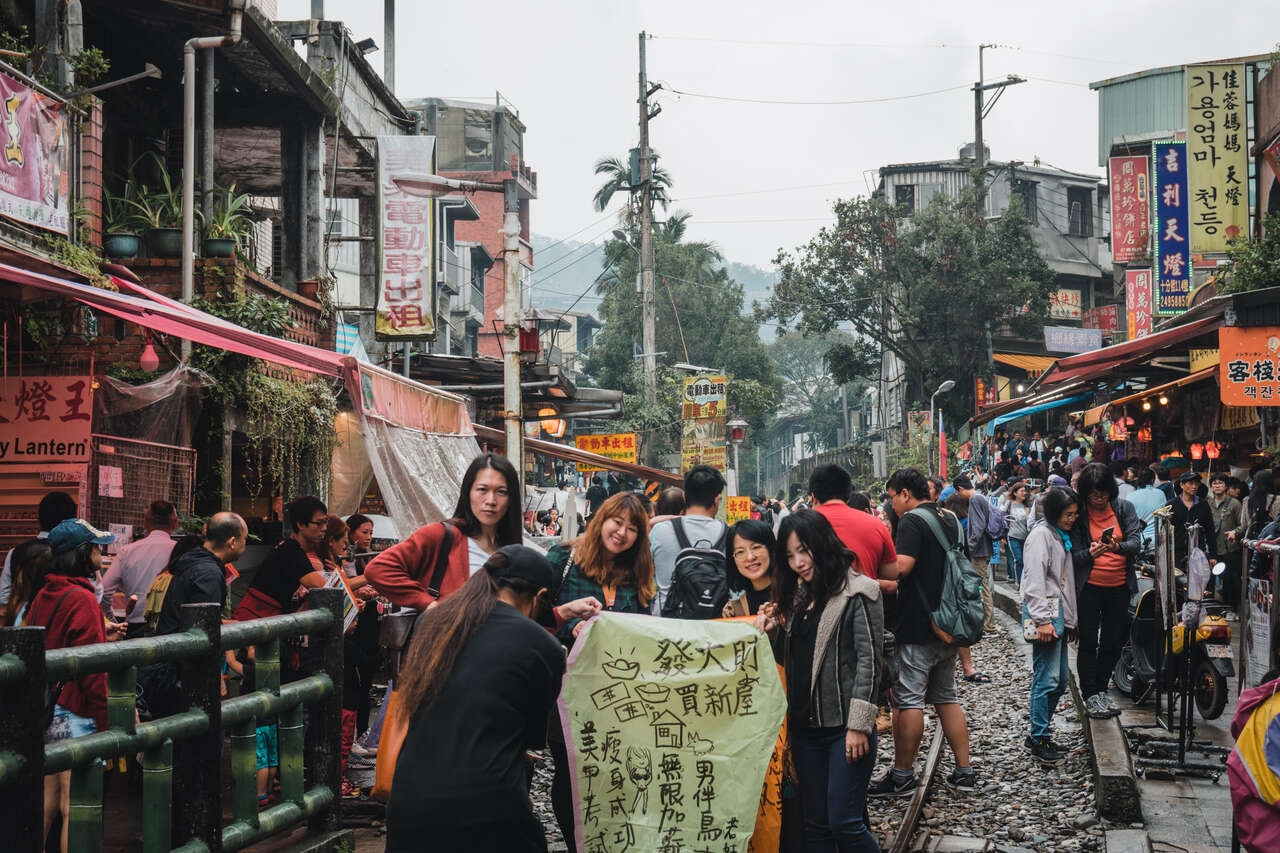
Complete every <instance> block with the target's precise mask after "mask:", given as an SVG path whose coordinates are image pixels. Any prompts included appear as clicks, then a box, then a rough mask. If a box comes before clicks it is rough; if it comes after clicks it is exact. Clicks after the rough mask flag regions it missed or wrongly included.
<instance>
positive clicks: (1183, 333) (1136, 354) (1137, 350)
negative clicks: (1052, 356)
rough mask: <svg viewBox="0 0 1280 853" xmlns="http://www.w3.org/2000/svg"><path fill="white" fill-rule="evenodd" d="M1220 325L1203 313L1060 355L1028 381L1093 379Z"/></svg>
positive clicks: (1035, 385) (1047, 382) (1041, 383)
mask: <svg viewBox="0 0 1280 853" xmlns="http://www.w3.org/2000/svg"><path fill="white" fill-rule="evenodd" d="M1221 325H1222V318H1221V317H1206V318H1204V319H1203V320H1197V321H1196V322H1194V323H1187V324H1186V325H1184V326H1175V327H1173V328H1172V329H1168V330H1167V331H1164V332H1158V333H1157V334H1154V335H1148V336H1146V337H1145V338H1138V339H1137V340H1133V341H1125V342H1124V343H1120V344H1113V345H1112V346H1109V347H1103V348H1102V349H1096V350H1093V351H1091V352H1085V353H1081V354H1080V355H1073V356H1068V357H1067V358H1060V359H1058V361H1057V362H1056V363H1055V364H1054V365H1053V366H1052V367H1050V368H1049V369H1048V370H1046V371H1045V372H1044V373H1043V374H1041V376H1040V378H1038V379H1037V380H1036V381H1035V382H1034V383H1033V384H1032V388H1039V387H1043V386H1047V385H1050V384H1056V383H1059V382H1066V381H1069V380H1072V379H1093V378H1096V377H1099V376H1103V375H1105V374H1107V373H1108V372H1110V371H1112V370H1114V369H1116V368H1117V367H1122V366H1123V365H1126V364H1132V363H1134V362H1136V361H1141V360H1142V359H1144V358H1148V357H1151V356H1154V355H1158V354H1159V353H1160V351H1161V350H1166V349H1168V348H1170V347H1174V346H1177V345H1178V344H1181V343H1185V342H1186V341H1189V340H1192V339H1193V338H1197V337H1199V336H1201V335H1204V334H1207V333H1209V332H1212V331H1214V330H1216V329H1217V328H1218V327H1219V326H1221Z"/></svg>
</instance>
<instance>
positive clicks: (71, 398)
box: [0, 376, 93, 463]
mask: <svg viewBox="0 0 1280 853" xmlns="http://www.w3.org/2000/svg"><path fill="white" fill-rule="evenodd" d="M0 389H2V390H0V463H6V462H42V463H43V462H78V463H85V462H88V461H89V432H90V429H89V427H90V423H91V416H92V412H93V380H92V378H90V377H88V376H25V377H16V376H10V377H9V378H7V379H4V380H0Z"/></svg>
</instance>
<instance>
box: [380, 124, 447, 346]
mask: <svg viewBox="0 0 1280 853" xmlns="http://www.w3.org/2000/svg"><path fill="white" fill-rule="evenodd" d="M435 142H436V140H435V137H434V136H379V137H378V210H379V217H380V218H379V224H380V227H379V229H378V300H377V301H378V305H377V314H376V317H375V325H374V330H375V332H376V334H377V337H378V338H379V339H380V340H404V341H409V340H424V339H426V340H430V339H432V338H434V337H435V334H436V324H435V317H436V315H435V202H434V201H433V200H431V199H429V198H422V197H421V196H414V195H409V194H408V193H406V192H405V191H403V190H402V189H400V187H399V185H398V184H396V182H395V179H396V178H398V177H406V176H408V175H413V174H418V175H421V174H423V173H432V172H434V171H435V169H434V164H435Z"/></svg>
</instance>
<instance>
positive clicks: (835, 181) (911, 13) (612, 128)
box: [279, 0, 1280, 286]
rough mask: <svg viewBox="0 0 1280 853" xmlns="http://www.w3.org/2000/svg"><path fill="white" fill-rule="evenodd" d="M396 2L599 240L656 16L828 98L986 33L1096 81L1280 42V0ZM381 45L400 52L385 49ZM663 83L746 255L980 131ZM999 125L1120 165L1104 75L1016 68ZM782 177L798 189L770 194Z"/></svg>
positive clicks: (1092, 165)
mask: <svg viewBox="0 0 1280 853" xmlns="http://www.w3.org/2000/svg"><path fill="white" fill-rule="evenodd" d="M398 7H399V8H398V10H397V12H398V15H397V30H398V39H397V41H398V45H397V51H396V53H397V69H396V78H397V79H396V83H397V85H396V90H397V93H398V94H400V95H401V96H402V97H406V98H412V97H424V96H442V97H470V98H475V99H479V100H486V101H489V100H492V98H493V94H494V92H495V90H497V91H501V92H502V94H503V96H504V97H506V98H507V99H509V100H510V101H511V102H513V103H514V104H515V105H516V107H517V108H518V109H519V112H520V117H521V119H522V120H523V121H524V122H525V123H526V124H527V125H528V131H527V133H526V135H525V156H526V160H527V161H528V163H529V164H530V165H531V166H532V167H533V168H534V169H536V170H537V172H538V190H539V198H538V199H537V201H536V202H534V207H533V213H532V224H533V229H534V230H535V231H537V232H538V233H540V234H545V235H548V236H551V237H555V238H561V237H567V236H569V235H571V234H573V233H574V232H580V233H578V234H577V235H576V236H575V237H574V239H577V240H584V241H585V240H598V239H599V238H601V237H602V236H603V235H605V234H607V232H608V230H609V226H610V220H604V221H600V222H599V223H598V224H595V225H592V223H594V222H596V220H599V219H600V218H601V215H600V214H597V213H595V212H594V210H593V209H592V207H591V196H592V195H593V193H594V192H595V189H596V187H597V186H598V185H599V180H598V178H597V177H596V176H595V175H594V174H593V173H592V166H593V165H594V163H595V161H596V160H597V159H598V158H600V157H603V156H617V157H624V156H625V155H626V152H627V149H628V148H630V147H632V146H633V145H635V144H636V142H637V126H636V119H637V109H636V103H635V99H636V74H637V34H638V33H639V32H640V30H646V31H649V32H651V33H653V34H654V35H655V36H656V37H655V38H654V39H652V40H650V41H649V42H648V65H649V76H650V79H651V80H654V81H660V82H664V83H667V84H669V85H670V86H672V87H675V88H678V89H683V90H685V91H688V92H698V93H707V94H714V95H721V96H730V97H747V98H760V99H774V100H818V101H831V100H853V99H866V98H879V97H889V96H897V95H905V94H913V93H917V92H925V91H931V90H936V89H944V88H949V87H953V86H969V85H972V83H973V81H974V80H976V79H977V50H976V45H977V44H978V43H979V42H995V43H999V44H1004V45H1013V46H1017V47H1018V48H1021V49H1020V50H1015V49H997V50H988V51H987V52H986V77H987V79H988V80H993V79H997V78H1002V77H1004V76H1005V75H1006V74H1010V73H1016V74H1020V75H1022V76H1025V77H1039V78H1045V79H1049V80H1056V81H1064V82H1066V83H1075V84H1087V83H1088V82H1090V81H1095V80H1101V79H1105V78H1108V77H1114V76H1119V75H1122V74H1127V73H1130V72H1133V71H1139V70H1142V69H1145V68H1152V67H1157V66H1162V65H1175V64H1181V63H1184V62H1189V61H1204V60H1211V59H1217V58H1225V57H1233V56H1242V55H1247V54H1253V53H1266V52H1269V51H1270V50H1271V49H1272V48H1273V47H1274V45H1275V44H1276V42H1277V40H1280V3H1258V2H1252V3H1247V4H1246V3H1235V4H1232V3H1227V4H1219V3H1215V4H1212V12H1211V13H1209V12H1206V11H1205V9H1206V4H1205V3H1204V2H1203V0H1162V2H1155V0H1120V2H1115V0H1111V2H1100V0H1078V2H1076V3H1071V4H1064V3H1058V2H1053V3H1050V2H1046V1H1045V0H1031V2H1026V0H1016V1H1015V0H980V1H979V2H977V3H966V4H952V3H942V2H939V0H931V2H921V0H895V2H879V0H877V2H866V0H861V2H847V0H846V2H837V1H836V0H831V2H816V0H791V2H788V3H783V4H778V3H776V2H762V0H736V2H721V0H715V2H711V0H682V2H670V0H647V2H645V3H635V2H626V3H623V2H609V0H568V1H567V2H559V1H558V0H557V2H546V1H545V0H544V2H535V3H530V2H510V1H509V0H500V1H499V2H490V3H468V2H453V3H434V2H433V3H427V2H420V1H419V2H406V0H400V3H399V4H398ZM780 10H781V11H780ZM309 12H310V0H279V17H280V18H282V19H298V18H304V17H306V16H307V15H308V14H309ZM975 12H976V14H975ZM325 15H326V17H327V18H329V19H331V20H341V21H343V22H345V23H346V25H347V26H348V28H350V29H351V31H352V32H353V34H354V35H355V37H356V38H357V39H360V38H364V37H369V36H371V37H373V38H374V40H375V41H377V42H378V44H379V45H381V44H382V42H383V38H382V3H380V2H378V0H327V2H326V4H325ZM508 30H511V31H512V32H513V33H514V35H513V38H512V39H511V40H510V42H508V41H507V40H506V39H505V34H506V32H507V31H508ZM675 37H689V38H697V39H716V40H724V41H688V40H678V39H676V38H675ZM735 42H749V43H735ZM750 42H754V43H750ZM761 42H775V44H763V43H761ZM776 42H804V43H805V44H776ZM833 43H834V44H837V45H840V46H831V45H832V44H833ZM940 44H945V45H949V47H936V45H940ZM850 45H862V46H850ZM951 45H954V47H950V46H951ZM369 59H370V61H371V62H372V63H373V64H374V66H375V67H377V68H378V69H379V70H380V69H381V67H382V61H383V60H382V55H381V53H374V54H370V56H369ZM656 100H657V101H658V102H659V103H661V104H662V107H663V111H662V115H660V116H659V117H658V118H656V119H655V120H654V121H653V122H652V123H651V135H652V142H653V145H654V147H655V148H656V149H657V150H658V151H660V152H661V154H662V165H663V166H665V167H666V168H667V169H668V170H670V171H671V173H672V175H673V178H674V181H675V188H674V193H673V194H674V195H675V196H676V197H677V198H684V199H687V200H685V201H682V202H679V203H677V204H676V205H675V206H676V207H683V208H685V209H688V210H689V211H691V212H692V213H693V214H694V218H693V220H692V221H691V227H690V235H689V236H690V239H698V240H711V241H714V242H715V243H716V244H717V245H719V246H720V248H721V249H722V250H723V251H724V253H725V255H726V257H727V258H728V259H730V260H736V261H742V262H747V263H754V264H757V265H761V266H769V265H770V261H771V260H772V258H773V256H774V254H775V253H776V251H777V250H778V248H779V247H787V248H791V247H793V246H795V245H798V244H800V243H802V242H804V241H805V240H807V239H808V238H809V237H810V236H811V235H812V234H813V232H814V231H816V229H817V228H818V227H820V226H821V225H822V224H823V223H824V222H826V221H828V220H829V217H830V201H831V200H832V199H834V198H837V197H844V196H850V195H855V194H866V193H867V192H868V182H870V183H871V185H874V180H875V178H874V170H875V169H877V168H878V167H879V166H882V165H885V164H888V163H900V162H909V161H916V160H934V159H944V158H949V157H954V156H956V151H957V148H958V147H959V145H961V144H962V143H964V142H966V141H969V140H971V138H972V136H973V94H972V92H970V91H967V90H959V91H953V92H949V93H946V94H940V95H933V96H930V97H925V98H917V99H913V100H902V101H896V102H889V103H882V104H869V105H857V106H789V105H788V106H783V105H763V104H745V103H732V102H722V101H714V100H706V99H702V98H693V97H678V96H676V95H673V94H670V93H668V92H662V93H659V94H658V96H657V98H656ZM985 137H986V141H987V145H988V146H989V147H990V149H991V154H992V157H994V158H995V159H998V160H1004V159H1008V158H1010V157H1014V158H1016V159H1019V160H1024V161H1028V162H1029V161H1031V160H1032V158H1034V157H1037V156H1038V157H1040V158H1041V160H1042V161H1043V162H1046V163H1049V164H1052V165H1055V166H1059V167H1062V168H1065V169H1071V170H1076V171H1084V172H1089V173H1093V174H1098V175H1100V176H1101V175H1103V173H1104V170H1102V169H1099V168H1098V166H1097V95H1096V93H1095V92H1093V91H1091V90H1089V89H1088V88H1086V87H1085V86H1083V85H1063V84H1062V83H1051V82H1043V81H1041V80H1031V81H1029V82H1027V83H1024V84H1021V85H1019V86H1014V87H1011V88H1010V89H1009V90H1008V91H1007V93H1006V94H1005V96H1004V97H1003V99H1002V100H1001V102H1000V103H999V105H998V106H997V107H996V108H995V110H994V111H993V112H992V114H991V115H990V117H989V118H988V119H987V121H986V123H985ZM864 173H865V177H864ZM815 184H821V185H823V186H812V185H815ZM797 187H807V188H803V189H798V188H797ZM781 188H792V189H786V190H785V191H780V192H763V193H762V192H751V191H758V190H776V189H781ZM747 192H750V194H742V193H747ZM730 193H738V194H739V195H731V196H727V195H725V194H730ZM706 196H718V197H711V198H708V197H706ZM615 204H616V203H615ZM744 220H751V221H744ZM760 220H764V221H760ZM589 225H590V226H591V227H586V226H589ZM584 228H585V230H580V229H584ZM549 286H552V285H551V284H550V283H549Z"/></svg>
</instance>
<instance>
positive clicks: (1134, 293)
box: [1124, 270, 1152, 341]
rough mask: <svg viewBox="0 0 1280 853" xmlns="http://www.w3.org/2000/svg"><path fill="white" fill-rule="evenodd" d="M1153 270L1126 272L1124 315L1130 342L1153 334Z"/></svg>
mask: <svg viewBox="0 0 1280 853" xmlns="http://www.w3.org/2000/svg"><path fill="white" fill-rule="evenodd" d="M1151 294H1152V291H1151V270H1125V271H1124V313H1125V317H1126V319H1127V321H1128V326H1129V340H1131V341H1132V340H1137V339H1138V338H1145V337H1146V336H1147V335H1149V334H1151Z"/></svg>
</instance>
